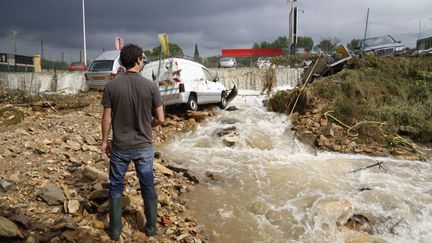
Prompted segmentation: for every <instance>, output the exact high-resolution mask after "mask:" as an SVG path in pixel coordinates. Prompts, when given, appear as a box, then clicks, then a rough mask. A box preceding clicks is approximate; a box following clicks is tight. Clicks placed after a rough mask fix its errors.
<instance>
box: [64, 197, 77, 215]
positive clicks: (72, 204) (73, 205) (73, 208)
mask: <svg viewBox="0 0 432 243" xmlns="http://www.w3.org/2000/svg"><path fill="white" fill-rule="evenodd" d="M80 206H81V204H80V202H79V201H78V200H69V201H68V202H67V205H66V212H68V213H70V214H74V213H76V212H78V210H79V209H80Z"/></svg>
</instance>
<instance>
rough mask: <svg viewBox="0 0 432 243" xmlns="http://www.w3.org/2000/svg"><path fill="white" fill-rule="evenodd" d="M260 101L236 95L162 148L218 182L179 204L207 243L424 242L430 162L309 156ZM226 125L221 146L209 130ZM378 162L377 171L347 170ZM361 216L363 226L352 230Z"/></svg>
mask: <svg viewBox="0 0 432 243" xmlns="http://www.w3.org/2000/svg"><path fill="white" fill-rule="evenodd" d="M248 95H250V93H248ZM263 98H264V97H259V96H241V95H239V97H237V98H236V99H235V100H234V103H233V104H232V105H236V106H237V107H238V108H239V110H237V111H231V112H229V111H221V112H220V113H219V115H218V116H216V117H213V118H211V119H208V120H207V121H206V122H204V123H201V124H198V127H197V129H196V130H194V131H190V132H188V133H186V134H183V135H180V136H178V137H177V138H176V139H175V140H173V141H172V142H171V143H170V144H167V145H166V146H164V147H163V148H162V151H163V154H164V156H165V157H166V158H168V159H170V160H173V162H177V163H179V164H180V166H184V167H187V168H190V169H191V170H192V171H193V172H194V173H196V174H204V173H205V172H211V173H215V174H217V175H219V180H218V181H210V182H208V183H205V184H203V185H199V186H197V187H196V188H195V189H194V190H193V191H192V192H190V193H188V194H185V195H184V197H183V198H184V200H185V201H186V202H187V203H186V206H187V207H188V209H190V210H191V211H192V213H193V215H194V216H195V217H196V218H197V219H198V222H200V224H203V225H204V226H205V229H206V231H207V232H208V233H209V234H210V235H211V241H212V242H286V241H292V242H295V241H300V242H318V241H321V242H322V241H324V242H338V241H339V242H344V241H345V242H359V241H365V242H395V241H404V242H427V241H428V239H430V238H431V237H432V235H431V233H430V231H431V229H432V224H431V223H430V222H432V196H431V189H432V177H431V172H432V166H431V165H430V164H429V162H421V161H408V160H396V159H391V158H388V157H370V156H367V155H349V154H339V153H332V152H318V151H315V150H314V149H312V148H310V147H308V146H305V145H303V144H302V143H301V142H299V141H298V140H297V139H296V138H295V136H294V135H293V133H292V131H291V128H292V124H291V122H290V120H289V119H288V117H287V116H286V115H283V114H277V113H272V112H267V111H266V109H265V107H264V106H263V105H262V99H263ZM233 126H234V127H235V133H236V135H235V136H237V140H236V143H235V145H234V146H231V147H229V146H227V144H226V143H224V139H223V137H219V136H217V132H215V131H220V129H222V130H223V129H228V128H230V129H231V130H232V127H233ZM378 162H383V168H381V169H380V168H378V167H374V168H371V169H368V170H362V171H359V172H356V173H349V172H351V171H353V170H356V169H358V168H362V167H365V166H368V165H371V164H374V163H378ZM222 178H223V179H222ZM359 215H360V216H359ZM362 217H364V218H366V219H367V220H368V221H369V222H368V223H367V224H365V225H364V227H363V228H362V227H361V226H360V225H358V224H350V222H353V220H357V219H358V218H362ZM364 218H363V219H364ZM359 221H361V220H359ZM363 221H365V220H363ZM353 228H355V229H356V230H351V229H353Z"/></svg>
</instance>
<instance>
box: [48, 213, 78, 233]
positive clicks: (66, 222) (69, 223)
mask: <svg viewBox="0 0 432 243" xmlns="http://www.w3.org/2000/svg"><path fill="white" fill-rule="evenodd" d="M50 229H51V231H57V230H59V231H64V230H76V229H77V224H76V223H75V221H74V220H73V219H72V218H71V217H69V216H66V217H63V218H61V219H59V220H57V221H55V222H54V225H53V226H52V227H51V228H50Z"/></svg>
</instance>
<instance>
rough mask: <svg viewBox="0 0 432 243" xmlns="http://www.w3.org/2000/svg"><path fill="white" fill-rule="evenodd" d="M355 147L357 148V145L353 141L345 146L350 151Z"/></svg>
mask: <svg viewBox="0 0 432 243" xmlns="http://www.w3.org/2000/svg"><path fill="white" fill-rule="evenodd" d="M356 146H357V143H356V142H354V141H352V142H350V143H349V144H348V145H347V147H348V148H349V149H350V150H352V149H354V148H355V147H356Z"/></svg>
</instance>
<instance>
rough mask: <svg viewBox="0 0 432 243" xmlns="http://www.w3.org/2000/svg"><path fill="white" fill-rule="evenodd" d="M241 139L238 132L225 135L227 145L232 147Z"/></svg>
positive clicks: (224, 140) (224, 139)
mask: <svg viewBox="0 0 432 243" xmlns="http://www.w3.org/2000/svg"><path fill="white" fill-rule="evenodd" d="M238 141H239V137H238V136H237V133H230V134H228V135H225V136H223V142H224V144H225V145H227V146H229V147H231V146H234V145H235V144H236V143H237V142H238Z"/></svg>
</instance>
